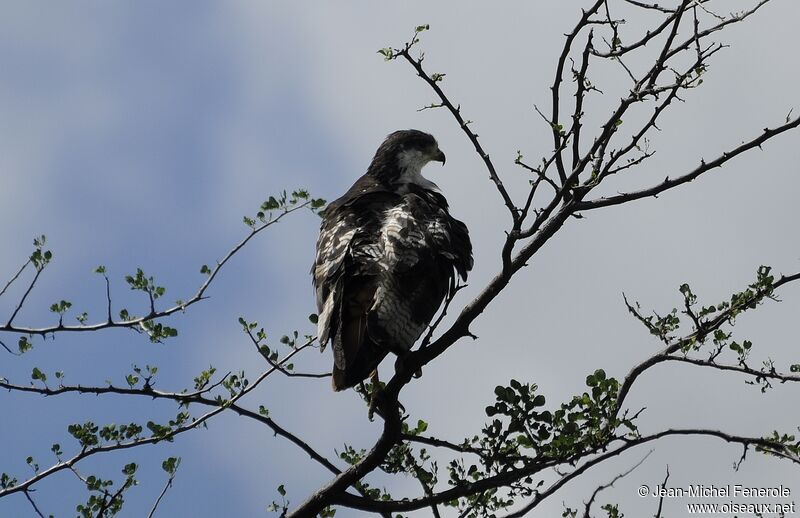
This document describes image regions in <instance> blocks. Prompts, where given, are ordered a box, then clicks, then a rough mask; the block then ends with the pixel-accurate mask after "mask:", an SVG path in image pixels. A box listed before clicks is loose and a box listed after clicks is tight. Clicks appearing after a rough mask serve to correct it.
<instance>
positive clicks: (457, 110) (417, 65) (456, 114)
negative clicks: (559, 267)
mask: <svg viewBox="0 0 800 518" xmlns="http://www.w3.org/2000/svg"><path fill="white" fill-rule="evenodd" d="M413 42H414V40H412V43H410V44H406V46H405V48H404V49H400V50H397V51H396V54H397V55H398V56H403V58H405V60H406V61H408V62H409V63H410V64H411V66H412V67H414V70H416V71H417V75H419V77H421V78H422V79H423V80H424V81H425V82H426V83H428V85H429V86H430V87H431V88H432V89H433V91H434V92H436V95H438V96H439V99H440V101H441V104H442V105H444V106H445V107H446V108H447V109H448V110H449V111H450V113H451V114H452V115H453V118H455V120H456V122H457V123H458V126H459V127H460V128H461V130H462V131H463V132H464V134H465V135H466V136H467V138H468V139H469V140H470V142H472V145H473V147H474V148H475V152H476V153H478V155H479V156H480V157H481V160H483V163H484V165H485V166H486V170H487V171H488V172H489V178H490V179H491V180H492V182H494V185H495V187H496V188H497V191H498V192H499V193H500V196H501V197H502V198H503V203H505V206H506V208H507V209H508V211H509V213H510V214H511V219H512V221H513V222H516V221H517V208H516V205H514V202H513V201H512V200H511V196H509V194H508V191H507V190H506V188H505V186H504V185H503V182H502V180H501V179H500V176H499V175H498V174H497V171H496V170H495V167H494V164H493V163H492V160H491V158H489V155H488V153H486V151H484V150H483V146H481V144H480V142H479V141H478V135H477V134H475V133H474V132H473V131H472V130H471V129H469V122H467V121H465V120H464V118H463V117H462V116H461V105H459V106H457V107H456V106H454V105H453V103H452V102H451V101H450V99H448V98H447V96H446V95H445V93H444V91H442V89H441V88H440V87H439V85H438V81H437V80H435V79H434V78H433V77H431V76H429V75H428V74H427V73H426V72H425V70H424V69H423V68H422V59H421V58H419V59H416V58H414V57H412V56H411V52H410V50H411V46H412V45H413Z"/></svg>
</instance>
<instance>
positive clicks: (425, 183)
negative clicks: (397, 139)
mask: <svg viewBox="0 0 800 518" xmlns="http://www.w3.org/2000/svg"><path fill="white" fill-rule="evenodd" d="M430 161H431V159H430V158H429V157H427V156H426V155H424V154H423V153H422V152H420V151H418V150H416V149H407V150H405V151H401V152H400V153H398V155H397V165H398V166H399V167H400V178H399V179H398V182H399V183H413V184H415V185H418V186H420V187H422V188H423V189H428V190H435V191H438V190H439V186H437V185H436V184H435V183H433V182H432V181H430V180H428V179H427V178H425V177H424V176H422V168H423V167H425V164H427V163H428V162H430Z"/></svg>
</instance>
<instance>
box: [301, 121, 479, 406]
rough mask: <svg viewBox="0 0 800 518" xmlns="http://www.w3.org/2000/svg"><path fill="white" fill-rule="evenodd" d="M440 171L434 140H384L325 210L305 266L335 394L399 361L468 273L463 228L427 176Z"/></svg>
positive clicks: (405, 135)
mask: <svg viewBox="0 0 800 518" xmlns="http://www.w3.org/2000/svg"><path fill="white" fill-rule="evenodd" d="M430 161H437V162H441V163H442V165H444V162H445V155H444V153H442V151H441V150H440V149H439V146H438V144H437V143H436V139H434V138H433V136H431V135H429V134H427V133H424V132H422V131H418V130H401V131H395V132H394V133H392V134H390V135H389V136H388V137H386V140H384V141H383V143H382V144H381V145H380V147H379V148H378V151H377V152H376V153H375V157H374V158H373V159H372V162H371V163H370V165H369V168H367V172H366V174H365V175H364V176H362V177H361V178H359V179H358V180H357V181H356V183H355V184H353V186H352V187H351V188H350V189H349V190H348V191H347V192H346V193H345V194H344V196H342V197H341V198H339V199H338V200H336V201H334V202H332V203H331V204H330V205H328V207H327V208H326V209H325V211H324V215H323V221H322V225H321V228H320V235H319V239H318V241H317V251H316V260H315V262H314V267H313V269H312V274H313V277H314V279H313V283H314V287H315V289H316V296H317V309H318V311H319V317H318V322H317V324H318V333H319V340H320V344H321V345H322V346H323V347H324V346H325V344H327V342H328V341H331V342H332V349H333V358H334V364H333V389H334V390H336V391H339V390H344V389H346V388H349V387H352V386H354V385H356V384H358V383H360V382H361V381H363V380H364V379H366V378H367V377H368V376H370V374H371V373H372V372H373V371H374V370H375V369H377V366H378V364H379V363H380V362H381V360H383V358H384V357H385V356H386V355H387V353H389V352H393V353H394V354H396V355H398V356H399V357H401V358H402V357H403V356H404V355H405V354H406V353H407V352H408V351H409V349H411V347H412V346H413V345H414V343H415V342H416V341H417V339H418V338H419V337H420V335H421V334H422V332H423V331H424V330H425V329H426V327H427V326H428V324H429V323H430V321H431V319H432V318H433V316H434V315H435V313H436V310H437V309H438V308H439V306H440V305H441V303H442V301H443V300H444V298H445V297H446V296H447V295H448V293H451V290H453V289H454V288H455V285H456V280H457V279H456V275H458V276H460V277H461V278H462V279H464V280H466V277H467V272H468V271H469V270H471V269H472V245H471V243H470V240H469V234H468V232H467V227H466V225H464V223H462V222H461V221H459V220H457V219H455V218H453V217H452V216H450V213H449V212H448V206H447V200H446V199H445V198H444V196H442V194H441V193H440V192H439V189H438V187H437V186H436V184H435V183H433V182H431V181H430V180H428V179H426V178H424V177H423V176H422V174H421V171H422V168H423V167H424V166H425V165H426V164H427V163H428V162H430Z"/></svg>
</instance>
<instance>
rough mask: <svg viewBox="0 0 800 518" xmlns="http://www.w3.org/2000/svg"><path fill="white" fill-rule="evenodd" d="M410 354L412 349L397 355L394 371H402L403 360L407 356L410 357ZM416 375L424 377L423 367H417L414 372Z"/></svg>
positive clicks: (416, 376)
mask: <svg viewBox="0 0 800 518" xmlns="http://www.w3.org/2000/svg"><path fill="white" fill-rule="evenodd" d="M409 354H411V351H406V352H404V353H403V354H398V355H397V359H396V360H395V361H394V371H395V372H397V371H400V370H402V369H403V362H404V361H405V359H406V357H408V355H409ZM414 377H415V378H421V377H422V369H421V368H419V369H417V371H416V372H414Z"/></svg>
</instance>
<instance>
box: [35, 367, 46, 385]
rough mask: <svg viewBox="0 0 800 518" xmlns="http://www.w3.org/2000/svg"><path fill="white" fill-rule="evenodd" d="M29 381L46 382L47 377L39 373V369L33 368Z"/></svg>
mask: <svg viewBox="0 0 800 518" xmlns="http://www.w3.org/2000/svg"><path fill="white" fill-rule="evenodd" d="M31 379H34V380H41V381H43V382H44V381H47V375H46V374H45V373H44V372H42V371H40V370H39V367H34V368H33V372H31Z"/></svg>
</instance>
